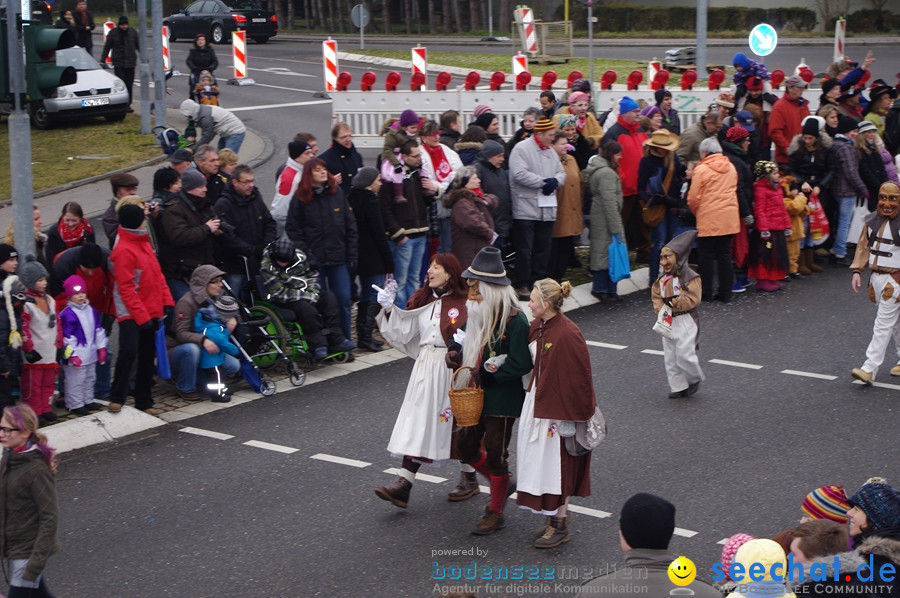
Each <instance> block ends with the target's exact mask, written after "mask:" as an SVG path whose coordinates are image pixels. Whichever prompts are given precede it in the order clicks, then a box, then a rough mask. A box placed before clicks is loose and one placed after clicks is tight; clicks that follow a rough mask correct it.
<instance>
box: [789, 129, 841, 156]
mask: <svg viewBox="0 0 900 598" xmlns="http://www.w3.org/2000/svg"><path fill="white" fill-rule="evenodd" d="M819 143H821V144H822V148H823V149H825V151H828V150H830V149H831V146H832V145H834V140H833V139H832V138H831V135H829V134H828V133H826V132H825V131H819ZM803 146H804V144H803V135H802V134H800V133H798V134H797V135H794V138H793V139H791V143H790V144H789V145H788V149H787V153H788V155H789V156H791V155H793V154H796V153H797V152H798V151H800V148H801V147H803Z"/></svg>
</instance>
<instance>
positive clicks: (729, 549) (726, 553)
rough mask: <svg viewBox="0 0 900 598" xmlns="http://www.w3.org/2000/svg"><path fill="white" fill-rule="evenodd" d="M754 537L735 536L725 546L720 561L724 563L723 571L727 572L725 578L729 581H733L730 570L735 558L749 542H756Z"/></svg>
mask: <svg viewBox="0 0 900 598" xmlns="http://www.w3.org/2000/svg"><path fill="white" fill-rule="evenodd" d="M755 539H756V538H754V537H753V536H751V535H749V534H734V535H733V536H731V537H730V538H728V540H726V542H725V545H724V546H722V558H721V559H719V561H720V562H721V563H722V570H723V571H724V572H725V577H726V578H727V579H731V577H729V575H728V570H729V569H730V568H731V564H732V563H733V562H734V557H735V555H736V554H737V551H738V548H740V547H741V546H743V545H744V544H746V543H747V542H749V541H750V540H755Z"/></svg>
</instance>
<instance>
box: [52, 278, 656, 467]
mask: <svg viewBox="0 0 900 598" xmlns="http://www.w3.org/2000/svg"><path fill="white" fill-rule="evenodd" d="M648 274H649V269H648V268H646V267H644V268H639V269H637V270H632V272H631V278H629V279H625V280H622V281H619V286H618V292H619V295H630V294H632V293H637V292H639V291H642V290H644V289H647V288H648V281H647V278H648ZM597 303H600V301H599V300H597V299H595V298H594V297H593V296H592V295H591V284H590V283H586V284H582V285H579V286H577V287H575V288H573V289H572V294H571V295H570V296H569V298H568V300H567V306H566V311H567V312H573V311H575V310H577V309H580V308H582V307H588V306H590V305H595V304H597ZM519 307H520V308H521V309H522V310H523V312H524V313H525V314H526V315H528V316H529V320H530V319H531V318H530V311H529V310H528V303H527V302H526V301H520V302H519ZM405 358H406V356H405V355H403V354H402V353H400V352H399V351H397V350H396V349H387V350H384V351H380V352H378V353H369V354H366V355H362V356H359V357H357V358H356V359H355V360H354V361H350V362H347V363H340V364H331V365H329V366H327V367H324V368H321V369H317V370H314V371H311V372H308V373H307V376H306V382H305V383H304V385H303V386H302V387H298V388H305V387H307V386H309V385H312V384H316V383H317V382H323V381H325V380H329V379H331V378H337V377H340V376H345V375H347V374H350V373H352V372H356V371H359V370H364V369H368V368H370V367H376V366H379V365H383V364H385V363H391V362H394V361H399V360H401V359H405ZM272 379H273V380H274V381H275V383H276V384H278V385H279V390H278V391H277V392H276V393H275V395H273V396H277V395H280V394H283V393H285V392H289V391H291V390H294V389H295V387H293V386H291V385H290V382H289V381H288V377H287V376H286V375H282V376H280V377H275V376H272ZM280 383H281V384H280ZM264 398H266V397H263V396H261V395H259V394H257V393H254V392H252V391H250V390H247V389H242V390H240V391H238V392H236V393H235V394H234V395H233V397H232V400H231V402H230V403H212V402H210V401H201V402H198V403H189V404H188V405H186V406H184V407H181V408H179V409H175V410H173V411H167V412H165V413H163V414H161V415H160V416H159V417H154V416H152V415H147V414H146V413H144V412H142V411H139V410H137V409H135V408H134V407H131V406H128V405H125V406H123V407H122V411H120V412H119V413H110V412H108V411H97V412H96V413H93V414H92V415H86V416H83V417H79V418H77V419H71V420H67V421H64V422H61V423H58V424H53V425H52V426H47V427H46V428H41V433H43V434H46V436H47V438H48V439H49V440H50V444H51V445H52V446H53V447H54V448H55V449H56V450H57V452H58V453H65V452H69V451H74V450H77V449H82V448H87V447H90V446H96V445H101V444H108V443H112V442H116V441H120V440H122V439H124V438H126V437H128V436H132V435H134V434H137V433H139V432H145V431H147V430H152V429H154V428H159V427H162V426H165V425H170V424H176V425H181V426H183V427H186V424H184V423H183V422H186V421H187V420H189V419H192V418H194V417H197V416H199V415H205V414H207V413H212V412H214V411H219V410H221V409H229V408H231V407H236V406H238V405H244V404H246V403H249V402H252V401H256V400H259V399H264ZM98 402H100V403H104V402H103V401H98ZM104 404H105V403H104Z"/></svg>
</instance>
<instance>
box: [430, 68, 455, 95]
mask: <svg viewBox="0 0 900 598" xmlns="http://www.w3.org/2000/svg"><path fill="white" fill-rule="evenodd" d="M452 78H453V75H451V74H450V73H448V72H447V71H441V72H440V73H438V74H437V77H436V78H435V79H434V86H435V87H436V88H437V90H438V91H447V86H448V85H450V80H451V79H452Z"/></svg>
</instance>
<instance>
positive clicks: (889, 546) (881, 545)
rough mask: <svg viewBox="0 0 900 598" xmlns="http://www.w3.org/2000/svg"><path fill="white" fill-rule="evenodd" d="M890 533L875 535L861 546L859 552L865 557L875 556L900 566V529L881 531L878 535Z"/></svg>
mask: <svg viewBox="0 0 900 598" xmlns="http://www.w3.org/2000/svg"><path fill="white" fill-rule="evenodd" d="M888 531H890V532H892V533H890V534H888V533H885V535H874V536H871V537H869V538H866V540H865V541H863V543H862V544H860V545H859V548H858V552H859V553H860V554H864V555H868V554H874V555H875V556H880V557H883V558H886V559H888V560H889V561H891V562H892V563H894V564H895V565H900V529H897V528H894V529H892V530H881V531H879V532H877V533H884V532H888Z"/></svg>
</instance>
